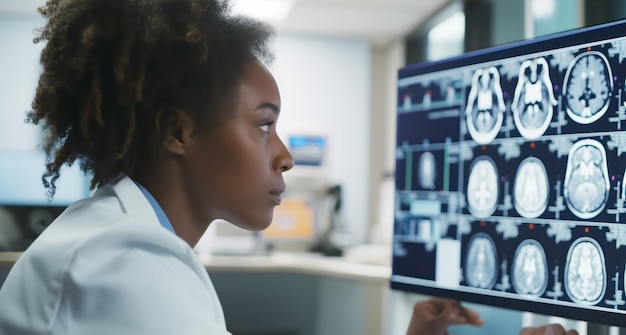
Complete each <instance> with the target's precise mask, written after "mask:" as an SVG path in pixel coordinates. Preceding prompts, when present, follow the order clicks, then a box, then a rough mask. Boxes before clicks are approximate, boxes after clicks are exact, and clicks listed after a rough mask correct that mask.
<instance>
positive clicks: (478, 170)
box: [467, 156, 498, 218]
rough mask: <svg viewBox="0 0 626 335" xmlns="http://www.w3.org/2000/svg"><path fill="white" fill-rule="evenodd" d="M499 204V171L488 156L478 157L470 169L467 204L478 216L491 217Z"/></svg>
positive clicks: (473, 213)
mask: <svg viewBox="0 0 626 335" xmlns="http://www.w3.org/2000/svg"><path fill="white" fill-rule="evenodd" d="M497 204H498V171H497V169H496V165H495V163H494V162H493V160H492V159H491V158H490V157H488V156H479V157H476V159H475V160H474V162H472V165H471V166H470V169H469V177H468V180H467V205H468V209H469V211H470V213H471V214H472V215H473V216H475V217H477V218H486V217H489V216H490V215H491V214H493V212H494V211H495V210H496V207H497Z"/></svg>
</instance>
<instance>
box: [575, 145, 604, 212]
mask: <svg viewBox="0 0 626 335" xmlns="http://www.w3.org/2000/svg"><path fill="white" fill-rule="evenodd" d="M609 187H610V184H609V176H608V168H607V161H606V152H605V150H604V147H603V146H602V144H601V143H600V142H598V141H595V140H591V139H585V140H581V141H578V142H576V143H574V145H573V146H572V148H571V149H570V151H569V155H568V158H567V168H566V171H565V182H564V190H563V195H564V197H565V202H566V203H567V207H568V208H569V209H570V211H571V212H572V213H574V215H576V216H577V217H579V218H581V219H590V218H593V217H595V216H596V215H598V213H600V212H601V211H602V209H603V208H604V205H605V203H606V200H607V198H608V195H609Z"/></svg>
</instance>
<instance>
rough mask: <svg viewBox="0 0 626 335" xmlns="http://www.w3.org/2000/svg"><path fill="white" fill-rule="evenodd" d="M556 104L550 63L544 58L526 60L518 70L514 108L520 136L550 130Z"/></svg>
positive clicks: (529, 137)
mask: <svg viewBox="0 0 626 335" xmlns="http://www.w3.org/2000/svg"><path fill="white" fill-rule="evenodd" d="M556 105H557V100H556V99H555V98H554V92H553V88H552V80H551V79H550V73H549V67H548V63H547V62H546V60H545V59H543V58H536V59H533V60H526V61H524V62H523V63H522V65H521V66H520V70H519V77H518V80H517V85H516V87H515V94H514V97H513V103H512V104H511V109H512V110H513V120H514V121H515V126H516V127H517V130H518V131H519V133H520V135H522V136H523V137H524V138H527V139H531V140H532V139H536V138H538V137H539V136H541V135H543V133H544V132H545V131H546V129H548V126H549V125H550V121H551V120H552V114H553V110H552V109H553V107H554V106H556Z"/></svg>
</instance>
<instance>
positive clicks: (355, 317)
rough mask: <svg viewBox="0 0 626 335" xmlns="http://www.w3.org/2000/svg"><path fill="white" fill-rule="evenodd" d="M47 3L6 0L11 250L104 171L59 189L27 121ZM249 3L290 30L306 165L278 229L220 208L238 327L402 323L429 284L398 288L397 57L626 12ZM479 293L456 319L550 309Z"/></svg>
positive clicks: (2, 204) (297, 141) (219, 272)
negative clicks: (512, 306) (518, 306)
mask: <svg viewBox="0 0 626 335" xmlns="http://www.w3.org/2000/svg"><path fill="white" fill-rule="evenodd" d="M41 4H43V1H41V0H0V171H2V173H1V174H0V251H5V252H17V253H18V254H12V255H13V256H12V257H19V252H20V251H22V250H24V249H25V248H26V247H27V246H28V245H29V244H30V243H31V242H32V240H33V239H34V238H36V236H37V235H38V234H39V233H40V232H41V231H42V230H43V229H45V227H46V226H47V225H48V224H49V223H50V222H51V221H52V220H53V219H54V218H55V217H56V216H57V215H58V214H59V213H60V212H61V211H62V210H63V209H64V208H65V207H66V206H67V205H69V204H70V203H71V202H73V201H75V200H78V199H80V198H83V197H86V196H89V195H90V193H91V192H90V191H89V189H88V181H89V176H85V175H84V174H83V173H82V172H81V171H79V169H78V167H76V166H73V167H66V169H65V171H64V172H62V177H61V179H60V180H59V183H58V188H57V195H56V196H55V198H54V200H53V201H52V202H50V201H49V200H48V199H47V195H46V192H45V189H44V188H43V186H42V184H41V180H40V176H41V174H42V173H43V170H44V155H43V153H42V152H41V150H40V147H39V142H40V137H39V136H40V135H39V130H38V128H36V127H35V126H32V125H29V124H25V123H24V119H25V113H26V112H27V111H28V110H29V107H30V104H31V100H32V97H33V93H34V90H35V87H36V84H37V80H38V75H39V72H40V65H39V59H38V57H39V53H40V51H41V49H42V47H43V45H42V44H34V43H33V42H32V40H33V38H34V36H35V32H34V30H35V29H36V28H37V27H40V26H41V25H42V24H43V19H42V18H41V17H40V16H39V15H38V14H37V12H36V8H37V7H38V6H39V5H41ZM234 10H236V11H238V12H241V13H244V14H246V15H250V16H254V17H257V18H259V19H262V20H265V21H267V22H269V23H271V24H272V25H274V26H275V27H276V29H277V31H278V35H277V38H276V39H275V40H274V42H273V43H274V51H275V54H276V58H275V61H274V62H273V63H272V64H270V69H271V71H272V72H273V73H274V75H275V77H276V80H277V82H278V85H279V88H280V90H281V95H282V110H283V112H282V113H281V121H280V122H279V133H280V134H281V136H282V137H284V139H285V141H286V143H287V144H288V145H289V147H290V150H291V151H292V152H293V153H294V156H295V157H296V167H295V168H294V169H293V171H291V172H290V173H288V174H287V175H286V178H287V184H288V191H287V193H286V197H285V201H284V203H283V205H281V206H280V207H279V208H278V209H277V214H276V217H275V222H274V224H273V225H272V228H270V229H269V230H268V231H266V232H264V233H262V234H252V233H248V232H244V231H240V230H238V229H236V228H233V227H232V226H231V225H229V224H227V223H225V222H216V224H214V225H212V226H211V229H210V230H209V232H207V234H206V236H205V237H204V238H203V239H202V241H201V242H200V243H199V245H198V247H197V251H198V254H199V255H201V257H203V258H202V259H203V261H204V262H205V264H206V266H207V269H208V271H209V272H210V273H211V277H212V278H213V281H214V283H215V286H216V288H217V290H218V294H220V296H221V299H222V303H223V304H224V310H225V314H226V317H227V323H228V324H229V325H231V327H232V329H231V331H233V333H234V334H382V333H385V334H401V333H403V332H404V331H405V329H406V325H407V324H408V323H407V322H408V317H409V313H410V306H411V304H412V303H413V302H415V301H417V300H419V299H422V298H424V297H418V296H415V295H411V294H407V293H402V292H395V291H394V292H392V291H390V290H389V289H388V286H389V285H388V277H389V275H390V266H391V264H390V262H391V236H392V231H393V201H394V195H393V192H394V185H393V173H394V162H395V156H394V148H395V126H396V125H395V114H396V98H397V97H396V94H397V86H396V80H397V71H398V69H399V68H401V67H403V66H405V65H408V64H413V63H417V62H423V61H435V60H438V59H443V58H447V57H452V56H456V55H459V54H462V53H464V52H469V51H473V50H478V49H483V48H487V47H491V46H495V45H500V44H504V43H509V42H513V41H520V40H524V39H529V38H533V37H537V36H542V35H546V34H552V33H557V32H562V31H567V30H570V29H575V28H579V27H585V26H591V25H595V24H599V23H603V22H609V21H613V20H617V19H620V18H624V17H626V2H624V1H620V0H474V1H472V0H467V1H459V0H452V1H451V0H237V1H234ZM15 255H17V256H15ZM8 259H10V257H9V258H8ZM2 264H3V265H4V269H5V270H6V269H7V268H8V267H10V261H5V263H2V259H0V265H2ZM6 271H8V270H6ZM4 273H6V272H4ZM3 279H4V275H3V272H2V271H0V283H2V281H3ZM252 302H255V304H252ZM260 304H262V305H263V306H265V307H264V308H262V311H259V309H260V308H259V305H260ZM294 306H297V308H294ZM472 306H473V307H475V308H476V309H478V310H479V311H481V313H482V314H483V317H484V319H485V320H486V325H485V327H483V329H480V330H479V331H475V330H473V329H469V328H462V327H459V328H458V329H457V328H453V329H452V330H451V334H479V333H480V334H493V333H500V334H502V333H511V334H516V333H517V331H518V330H519V329H520V328H521V326H522V324H524V323H527V322H533V321H529V320H537V322H542V321H543V320H544V319H541V318H542V316H533V315H528V314H526V313H521V312H515V311H509V310H504V309H497V308H491V307H486V306H479V305H472ZM545 320H551V319H549V318H548V317H546V319H545ZM573 325H574V326H575V327H579V329H581V332H584V331H586V330H587V328H589V327H590V326H589V325H581V324H580V323H576V322H574V323H573ZM591 327H592V326H591ZM612 331H613V332H616V331H619V330H612Z"/></svg>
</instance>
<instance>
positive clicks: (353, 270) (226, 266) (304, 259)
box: [0, 252, 391, 284]
mask: <svg viewBox="0 0 626 335" xmlns="http://www.w3.org/2000/svg"><path fill="white" fill-rule="evenodd" d="M21 255H22V253H21V252H0V266H3V267H7V266H12V265H13V264H14V263H15V262H16V261H17V260H18V259H19V257H20V256H21ZM198 257H199V258H200V261H201V262H202V264H204V266H205V268H206V269H207V271H209V272H218V271H220V272H221V271H223V272H281V273H302V274H312V275H320V276H329V277H335V278H344V279H352V280H359V281H362V282H366V283H372V284H385V283H387V282H389V278H390V276H391V267H390V266H388V265H372V264H362V263H357V262H353V261H347V260H345V259H343V258H341V257H337V258H335V257H324V256H320V255H316V254H306V253H303V254H299V253H273V254H270V255H259V256H252V255H235V256H224V255H198Z"/></svg>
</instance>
